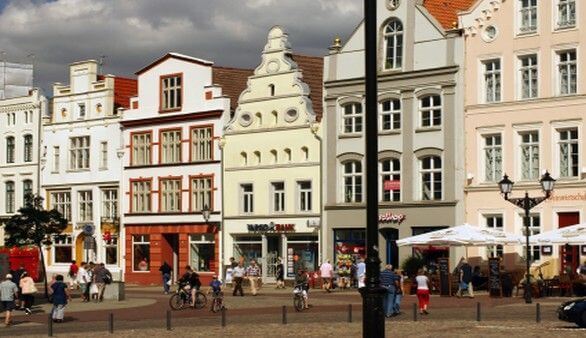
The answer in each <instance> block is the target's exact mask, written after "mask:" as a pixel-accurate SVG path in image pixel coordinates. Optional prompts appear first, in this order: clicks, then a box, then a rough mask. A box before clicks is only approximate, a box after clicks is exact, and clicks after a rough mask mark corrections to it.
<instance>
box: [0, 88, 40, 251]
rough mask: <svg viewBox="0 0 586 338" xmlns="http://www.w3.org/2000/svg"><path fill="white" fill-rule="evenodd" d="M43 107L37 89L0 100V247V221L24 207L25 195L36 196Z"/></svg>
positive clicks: (0, 233)
mask: <svg viewBox="0 0 586 338" xmlns="http://www.w3.org/2000/svg"><path fill="white" fill-rule="evenodd" d="M47 105H48V103H47V99H46V98H45V96H43V94H41V92H40V90H39V89H30V90H29V92H28V95H25V96H20V97H14V98H10V99H4V100H0V147H1V149H2V150H1V152H0V153H1V154H2V156H1V157H0V189H1V191H0V196H1V198H0V201H2V203H0V226H2V228H0V245H2V244H3V243H4V232H3V231H2V229H3V225H4V222H5V221H6V220H8V219H9V218H10V217H11V216H12V215H14V214H15V213H17V212H18V209H20V208H21V207H23V206H24V203H25V198H26V196H27V195H29V194H38V193H39V189H40V185H39V173H40V172H39V156H40V153H41V152H40V147H39V145H40V140H41V135H42V129H41V126H42V118H43V117H44V116H46V114H47V112H48V107H47Z"/></svg>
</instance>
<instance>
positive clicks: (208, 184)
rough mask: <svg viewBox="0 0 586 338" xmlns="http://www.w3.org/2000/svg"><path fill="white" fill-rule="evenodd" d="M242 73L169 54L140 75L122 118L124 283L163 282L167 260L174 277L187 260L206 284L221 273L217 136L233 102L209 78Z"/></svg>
mask: <svg viewBox="0 0 586 338" xmlns="http://www.w3.org/2000/svg"><path fill="white" fill-rule="evenodd" d="M239 71H240V70H232V71H231V70H230V69H215V68H214V67H213V63H212V62H210V61H206V60H201V59H197V58H193V57H190V56H186V55H182V54H178V53H168V54H166V55H165V56H163V57H161V58H160V59H158V60H156V61H155V62H153V63H152V64H150V65H148V66H146V67H144V68H143V69H141V70H140V71H138V72H137V75H138V83H139V90H138V95H137V96H136V97H134V98H132V100H131V108H130V109H128V110H126V111H124V117H123V120H122V126H123V134H124V158H123V166H124V169H123V177H122V185H123V190H122V191H123V195H122V196H123V213H124V215H123V223H124V228H125V234H126V239H125V244H126V252H125V254H126V273H125V280H126V281H127V282H129V283H140V284H151V283H160V282H161V274H160V272H159V267H160V266H161V265H162V264H163V263H164V262H167V263H168V264H169V265H171V266H172V267H173V271H174V273H175V276H174V277H175V278H177V277H178V276H177V273H179V272H180V271H182V270H183V267H184V266H185V265H191V266H192V267H193V268H194V269H195V270H197V271H198V272H199V274H200V276H201V277H202V279H203V281H205V280H211V276H212V275H213V274H218V273H219V272H220V248H221V245H222V242H221V236H220V231H221V228H222V223H221V220H222V219H221V211H222V202H223V201H222V189H223V188H222V175H221V153H220V137H221V135H222V130H223V128H224V125H225V123H226V122H227V120H228V119H229V118H230V111H231V110H230V102H231V101H230V98H229V97H228V96H226V95H225V94H224V93H223V92H222V88H221V87H220V86H219V85H216V84H215V83H214V81H215V80H217V78H216V73H219V74H220V75H221V78H222V79H230V78H231V76H230V73H231V72H233V73H238V72H239ZM235 83H237V82H236V81H234V83H233V84H235ZM206 217H207V218H206Z"/></svg>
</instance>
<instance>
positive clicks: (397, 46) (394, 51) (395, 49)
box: [384, 19, 403, 70]
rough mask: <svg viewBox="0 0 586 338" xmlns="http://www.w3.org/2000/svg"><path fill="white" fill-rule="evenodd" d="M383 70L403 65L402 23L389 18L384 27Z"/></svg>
mask: <svg viewBox="0 0 586 338" xmlns="http://www.w3.org/2000/svg"><path fill="white" fill-rule="evenodd" d="M384 48H385V51H384V53H385V66H384V67H385V70H389V69H399V68H401V67H402V65H403V24H401V21H399V20H398V19H393V20H391V21H390V22H389V23H388V24H387V26H386V27H385V29H384Z"/></svg>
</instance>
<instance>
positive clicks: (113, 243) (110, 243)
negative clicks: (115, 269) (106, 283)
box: [103, 235, 120, 266]
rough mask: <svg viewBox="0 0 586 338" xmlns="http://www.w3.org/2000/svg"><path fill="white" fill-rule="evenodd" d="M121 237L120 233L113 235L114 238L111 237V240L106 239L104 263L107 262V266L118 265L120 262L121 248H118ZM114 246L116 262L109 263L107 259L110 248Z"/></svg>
mask: <svg viewBox="0 0 586 338" xmlns="http://www.w3.org/2000/svg"><path fill="white" fill-rule="evenodd" d="M119 240H120V238H119V237H118V235H112V238H111V239H110V241H104V250H103V251H104V264H106V265H107V266H116V265H118V262H119V261H120V250H119V248H118V242H119ZM111 248H114V249H115V251H116V263H108V261H107V259H106V258H107V257H108V255H107V252H108V249H111Z"/></svg>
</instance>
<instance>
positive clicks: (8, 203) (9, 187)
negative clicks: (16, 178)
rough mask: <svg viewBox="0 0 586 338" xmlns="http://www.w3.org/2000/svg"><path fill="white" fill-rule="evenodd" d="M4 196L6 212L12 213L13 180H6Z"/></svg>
mask: <svg viewBox="0 0 586 338" xmlns="http://www.w3.org/2000/svg"><path fill="white" fill-rule="evenodd" d="M5 189H6V191H5V193H6V194H5V195H4V196H5V197H6V213H7V214H12V213H14V182H12V181H7V182H6V183H5Z"/></svg>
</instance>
